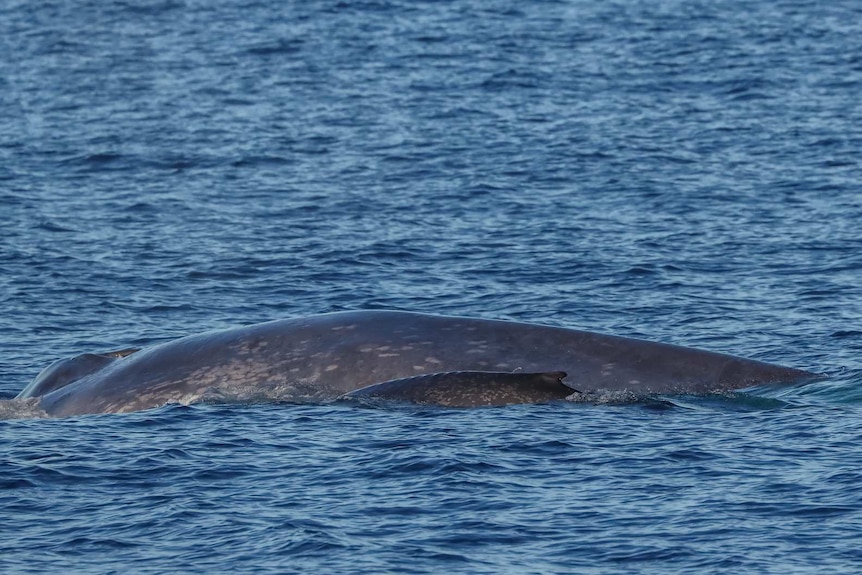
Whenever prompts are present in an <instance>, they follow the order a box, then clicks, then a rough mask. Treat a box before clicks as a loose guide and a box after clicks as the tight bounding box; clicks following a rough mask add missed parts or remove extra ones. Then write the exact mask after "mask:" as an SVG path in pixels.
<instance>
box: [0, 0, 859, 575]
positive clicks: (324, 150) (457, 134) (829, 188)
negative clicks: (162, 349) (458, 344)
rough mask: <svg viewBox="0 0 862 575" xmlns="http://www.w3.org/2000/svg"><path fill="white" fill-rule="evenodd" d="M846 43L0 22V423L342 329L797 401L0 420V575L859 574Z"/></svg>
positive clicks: (722, 6)
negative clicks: (731, 371) (506, 326)
mask: <svg viewBox="0 0 862 575" xmlns="http://www.w3.org/2000/svg"><path fill="white" fill-rule="evenodd" d="M860 37H862V9H860V7H859V5H858V4H857V3H856V2H851V1H849V0H846V1H842V0H838V1H835V2H829V3H818V2H814V1H813V0H812V1H806V0H799V1H772V2H766V1H754V2H742V1H735V0H731V1H728V2H720V3H715V2H701V1H672V0H668V1H656V2H637V1H635V0H619V1H613V2H584V1H579V0H572V1H559V2H552V1H536V2H529V3H524V2H519V3H516V2H504V1H502V0H488V1H480V0H466V1H463V2H385V1H379V2H376V1H369V2H334V1H327V2H324V1H308V2H288V3H283V2H282V3H278V2H268V1H260V2H247V3H241V2H230V1H227V0H216V1H213V2H198V1H196V0H187V1H185V2H183V1H178V2H173V1H152V2H147V1H144V2H110V1H106V2H90V3H88V2H86V1H82V2H65V1H55V2H37V3H33V2H21V1H16V0H9V1H5V2H2V3H0V51H2V54H3V56H2V57H0V109H2V111H3V113H0V397H2V398H11V397H13V396H14V395H15V394H16V393H17V392H18V391H19V390H20V389H22V388H23V387H24V386H25V385H26V383H27V382H28V381H30V379H32V378H33V377H34V376H35V375H36V374H37V373H38V372H39V371H40V370H41V369H42V368H43V367H45V366H46V365H48V364H49V363H50V362H51V361H53V360H55V359H57V358H60V357H64V356H68V355H73V354H78V353H82V352H85V351H103V350H108V349H120V348H124V347H132V346H142V345H148V344H153V343H156V342H161V341H166V340H169V339H171V338H174V337H179V336H183V335H187V334H191V333H197V332H201V331H205V330H208V329H215V328H221V327H226V326H232V325H237V324H246V323H254V322H258V321H265V320H270V319H275V318H280V317H293V316H302V315H310V314H315V313H321V312H328V311H336V310H345V309H362V308H395V309H408V310H413V311H424V312H432V313H447V314H457V315H469V316H480V317H491V318H509V319H518V320H523V321H534V322H540V323H548V324H552V325H563V326H568V327H573V328H580V329H588V330H594V331H600V332H605V333H612V334H617V335H624V336H634V337H642V338H647V339H653V340H657V341H664V342H669V343H676V344H682V345H689V346H696V347H702V348H706V349H711V350H715V351H722V352H728V353H734V354H738V355H743V356H747V357H752V358H755V359H760V360H765V361H771V362H776V363H781V364H786V365H791V366H795V367H799V368H804V369H809V370H814V371H817V372H824V373H827V374H829V375H830V376H831V377H830V378H829V379H827V380H824V381H819V382H814V383H811V384H808V385H801V386H795V387H790V388H762V389H755V390H751V391H750V392H749V393H747V394H737V395H731V396H727V397H724V396H722V397H660V398H655V400H654V401H645V402H640V403H636V404H630V405H614V406H608V405H582V404H568V405H559V404H555V405H539V406H517V407H513V408H503V409H479V410H469V409H468V410H446V409H431V408H421V409H420V408H411V407H405V406H392V407H377V408H367V407H360V406H355V405H290V404H277V403H261V404H253V405H248V404H240V405H196V406H191V407H177V406H167V407H164V408H160V409H156V410H150V411H146V412H140V413H136V414H129V415H123V416H116V415H112V416H92V417H80V418H65V419H53V420H45V419H12V420H3V421H0V487H2V488H3V489H2V491H0V532H2V533H3V535H4V536H3V537H2V538H0V571H2V572H4V573H56V572H61V571H62V572H75V573H106V572H114V571H117V572H119V571H122V572H124V573H126V572H128V573H165V572H172V571H176V572H184V573H218V572H225V573H227V572H231V573H246V572H247V573H252V572H253V573H294V572H295V573H299V572H302V573H308V572H364V573H387V572H391V573H439V572H443V571H449V572H463V573H551V572H581V573H657V574H658V573H661V574H667V573H692V574H694V573H697V574H703V573H730V572H732V573H735V574H752V575H754V574H757V575H761V574H764V573H775V574H782V575H785V574H792V573H818V574H820V573H836V574H837V573H841V574H845V573H853V572H856V571H858V570H859V569H860V566H862V557H860V552H859V550H858V547H859V545H858V541H859V540H860V536H862V533H860V531H862V529H860V525H862V501H860V495H859V489H858V485H859V480H860V472H859V469H862V465H860V464H862V461H860V459H862V451H860V448H859V445H860V432H859V425H858V421H859V418H860V405H862V392H860V389H862V362H860V356H862V327H860V326H862V321H860V320H862V288H860V284H862V281H860V280H862V235H860V233H859V222H860V221H862V195H860V187H859V186H860V184H859V182H860V181H862V169H860V160H859V151H860V150H862V107H860V99H859V94H860V92H862V58H860V55H859V50H858V49H857V48H858V44H859V41H858V38H860ZM3 415H4V416H5V417H9V416H16V415H17V416H20V415H26V414H22V413H17V414H16V413H13V414H8V413H7V414H3Z"/></svg>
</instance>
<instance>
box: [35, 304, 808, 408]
mask: <svg viewBox="0 0 862 575" xmlns="http://www.w3.org/2000/svg"><path fill="white" fill-rule="evenodd" d="M451 372H462V373H461V375H457V374H451ZM551 372H565V373H567V374H568V379H569V380H571V382H570V383H568V384H560V383H559V381H558V382H553V381H551V382H549V381H547V378H542V377H540V376H538V375H536V374H547V373H551ZM447 373H449V375H440V376H436V377H437V379H436V380H434V377H432V375H431V374H447ZM481 373H484V374H486V375H480V374H481ZM488 373H491V374H498V375H496V376H492V375H487V374H488ZM506 374H508V375H511V376H514V377H513V378H507V377H503V376H505V375H506ZM519 374H521V375H519ZM522 375H523V376H522ZM414 376H426V378H425V379H423V378H419V379H416V380H413V381H412V383H411V381H410V380H409V379H408V378H412V377H414ZM495 377H496V379H495ZM818 377H820V376H818V375H817V374H814V373H811V372H808V371H804V370H800V369H794V368H790V367H783V366H779V365H773V364H769V363H764V362H760V361H755V360H750V359H744V358H740V357H735V356H732V355H725V354H722V353H716V352H710V351H703V350H698V349H691V348H686V347H680V346H676V345H669V344H663V343H655V342H650V341H643V340H638V339H631V338H625V337H618V336H611V335H602V334H597V333H591V332H586V331H579V330H573V329H567V328H562V327H552V326H546V325H537V324H530V323H520V322H513V321H502V320H490V319H474V318H465V317H450V316H439V315H428V314H421V313H411V312H402V311H350V312H336V313H329V314H323V315H316V316H310V317H303V318H296V319H284V320H276V321H271V322H266V323H261V324H256V325H249V326H244V327H237V328H232V329H225V330H220V331H212V332H207V333H202V334H197V335H191V336H187V337H183V338H180V339H177V340H173V341H169V342H166V343H162V344H159V345H154V346H152V347H147V348H144V349H140V350H137V349H134V348H132V349H122V350H120V351H112V352H106V353H95V354H92V353H91V354H84V355H81V356H77V357H75V358H68V359H63V360H59V361H57V362H55V363H54V364H52V365H51V366H49V367H48V368H46V369H45V370H43V372H42V373H41V374H39V375H38V376H37V377H36V378H35V379H34V380H33V382H32V383H30V384H29V385H28V386H27V387H25V389H24V390H23V391H22V392H21V393H20V394H19V395H18V398H19V399H24V398H39V406H40V407H41V409H43V410H44V411H45V412H47V413H48V414H49V415H53V416H67V415H78V414H88V413H123V412H130V411H137V410H141V409H148V408H152V407H158V406H161V405H165V404H167V403H183V404H187V403H191V402H194V401H207V400H214V401H219V400H221V399H224V400H245V399H255V398H264V399H278V400H285V401H302V402H306V401H325V400H335V399H337V398H340V397H343V396H345V395H346V394H349V393H351V392H355V391H357V390H360V389H363V388H368V387H369V386H373V385H375V384H383V383H387V382H390V383H387V385H386V386H381V387H379V388H378V392H379V393H385V394H386V395H387V396H388V397H394V396H397V395H398V394H399V393H400V394H401V395H402V396H403V397H405V398H406V399H407V400H409V398H410V397H411V393H413V394H414V395H415V396H416V397H420V396H422V393H420V392H419V391H418V390H420V389H421V388H422V387H423V386H424V387H425V388H426V389H430V390H431V391H434V390H435V389H436V390H437V391H438V392H439V391H440V390H441V389H449V390H450V395H451V388H452V386H453V385H459V381H460V382H461V383H460V384H461V385H463V386H464V387H465V389H466V391H465V392H463V393H461V394H460V396H459V399H458V400H457V405H462V406H470V405H485V403H483V401H485V400H483V399H481V398H482V396H483V394H484V395H488V394H489V393H490V392H489V391H488V390H489V388H496V391H495V392H494V393H496V394H497V395H498V396H500V397H501V399H497V400H496V401H501V402H505V403H512V402H523V401H545V400H547V399H548V394H547V393H544V392H542V391H541V390H540V389H538V388H539V387H541V386H543V385H551V386H552V387H553V386H557V391H556V393H557V394H559V393H562V392H565V391H566V389H561V388H560V387H559V385H563V386H564V387H569V386H570V387H571V388H572V389H573V390H574V389H577V390H578V391H579V392H580V393H581V394H584V395H585V396H586V397H589V396H590V395H591V394H599V393H603V392H624V393H628V394H632V395H634V396H647V395H651V394H674V393H690V394H704V393H715V392H722V391H729V390H735V389H741V388H746V387H751V386H754V385H760V384H768V383H794V382H799V381H804V380H811V379H816V378H818ZM557 379H558V380H559V379H561V378H557ZM391 382H397V383H391ZM507 386H508V387H507ZM531 386H537V389H535V390H534V391H533V393H532V394H530V393H525V390H528V389H529V388H530V387H531ZM399 389H400V391H399ZM411 390H412V391H411ZM573 392H574V391H573ZM363 393H370V392H368V391H366V392H363ZM356 395H357V396H359V395H361V393H359V392H357V394H356ZM551 395H553V393H552V394H551ZM431 396H433V394H432V393H430V392H428V391H426V392H425V398H424V399H423V401H424V400H426V399H427V398H428V397H431ZM507 396H508V399H507ZM471 398H472V399H471ZM531 398H532V399H531Z"/></svg>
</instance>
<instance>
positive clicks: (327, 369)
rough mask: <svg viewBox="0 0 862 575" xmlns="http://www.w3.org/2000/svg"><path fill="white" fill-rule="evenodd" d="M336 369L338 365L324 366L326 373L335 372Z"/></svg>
mask: <svg viewBox="0 0 862 575" xmlns="http://www.w3.org/2000/svg"><path fill="white" fill-rule="evenodd" d="M336 369H338V364H335V363H332V364H329V365H327V366H326V371H335V370H336Z"/></svg>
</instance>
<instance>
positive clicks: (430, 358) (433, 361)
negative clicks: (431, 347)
mask: <svg viewBox="0 0 862 575" xmlns="http://www.w3.org/2000/svg"><path fill="white" fill-rule="evenodd" d="M425 362H426V363H433V364H435V365H439V364H441V363H443V362H442V361H440V360H439V359H437V358H436V357H431V356H428V357H426V358H425Z"/></svg>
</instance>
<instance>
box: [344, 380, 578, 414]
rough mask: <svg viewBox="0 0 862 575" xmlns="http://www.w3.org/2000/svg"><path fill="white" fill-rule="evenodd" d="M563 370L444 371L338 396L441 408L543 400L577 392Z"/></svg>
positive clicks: (375, 385)
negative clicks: (513, 371) (438, 406)
mask: <svg viewBox="0 0 862 575" xmlns="http://www.w3.org/2000/svg"><path fill="white" fill-rule="evenodd" d="M564 377H566V372H565V371H549V372H536V373H519V372H515V373H509V372H496V371H448V372H442V373H428V374H423V375H415V376H412V377H402V378H400V379H392V380H389V381H384V382H382V383H376V384H373V385H369V386H366V387H363V388H360V389H356V390H354V391H351V392H350V393H345V394H344V395H343V396H341V397H342V399H362V400H366V399H370V400H393V401H405V402H410V403H418V404H423V405H424V404H430V405H440V406H444V407H484V406H500V405H516V404H519V403H546V402H549V401H554V400H561V399H565V398H567V397H568V396H570V395H572V394H573V393H578V394H579V393H581V392H580V391H578V390H577V389H574V388H572V387H569V386H568V384H566V383H565V382H563V378H564Z"/></svg>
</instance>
